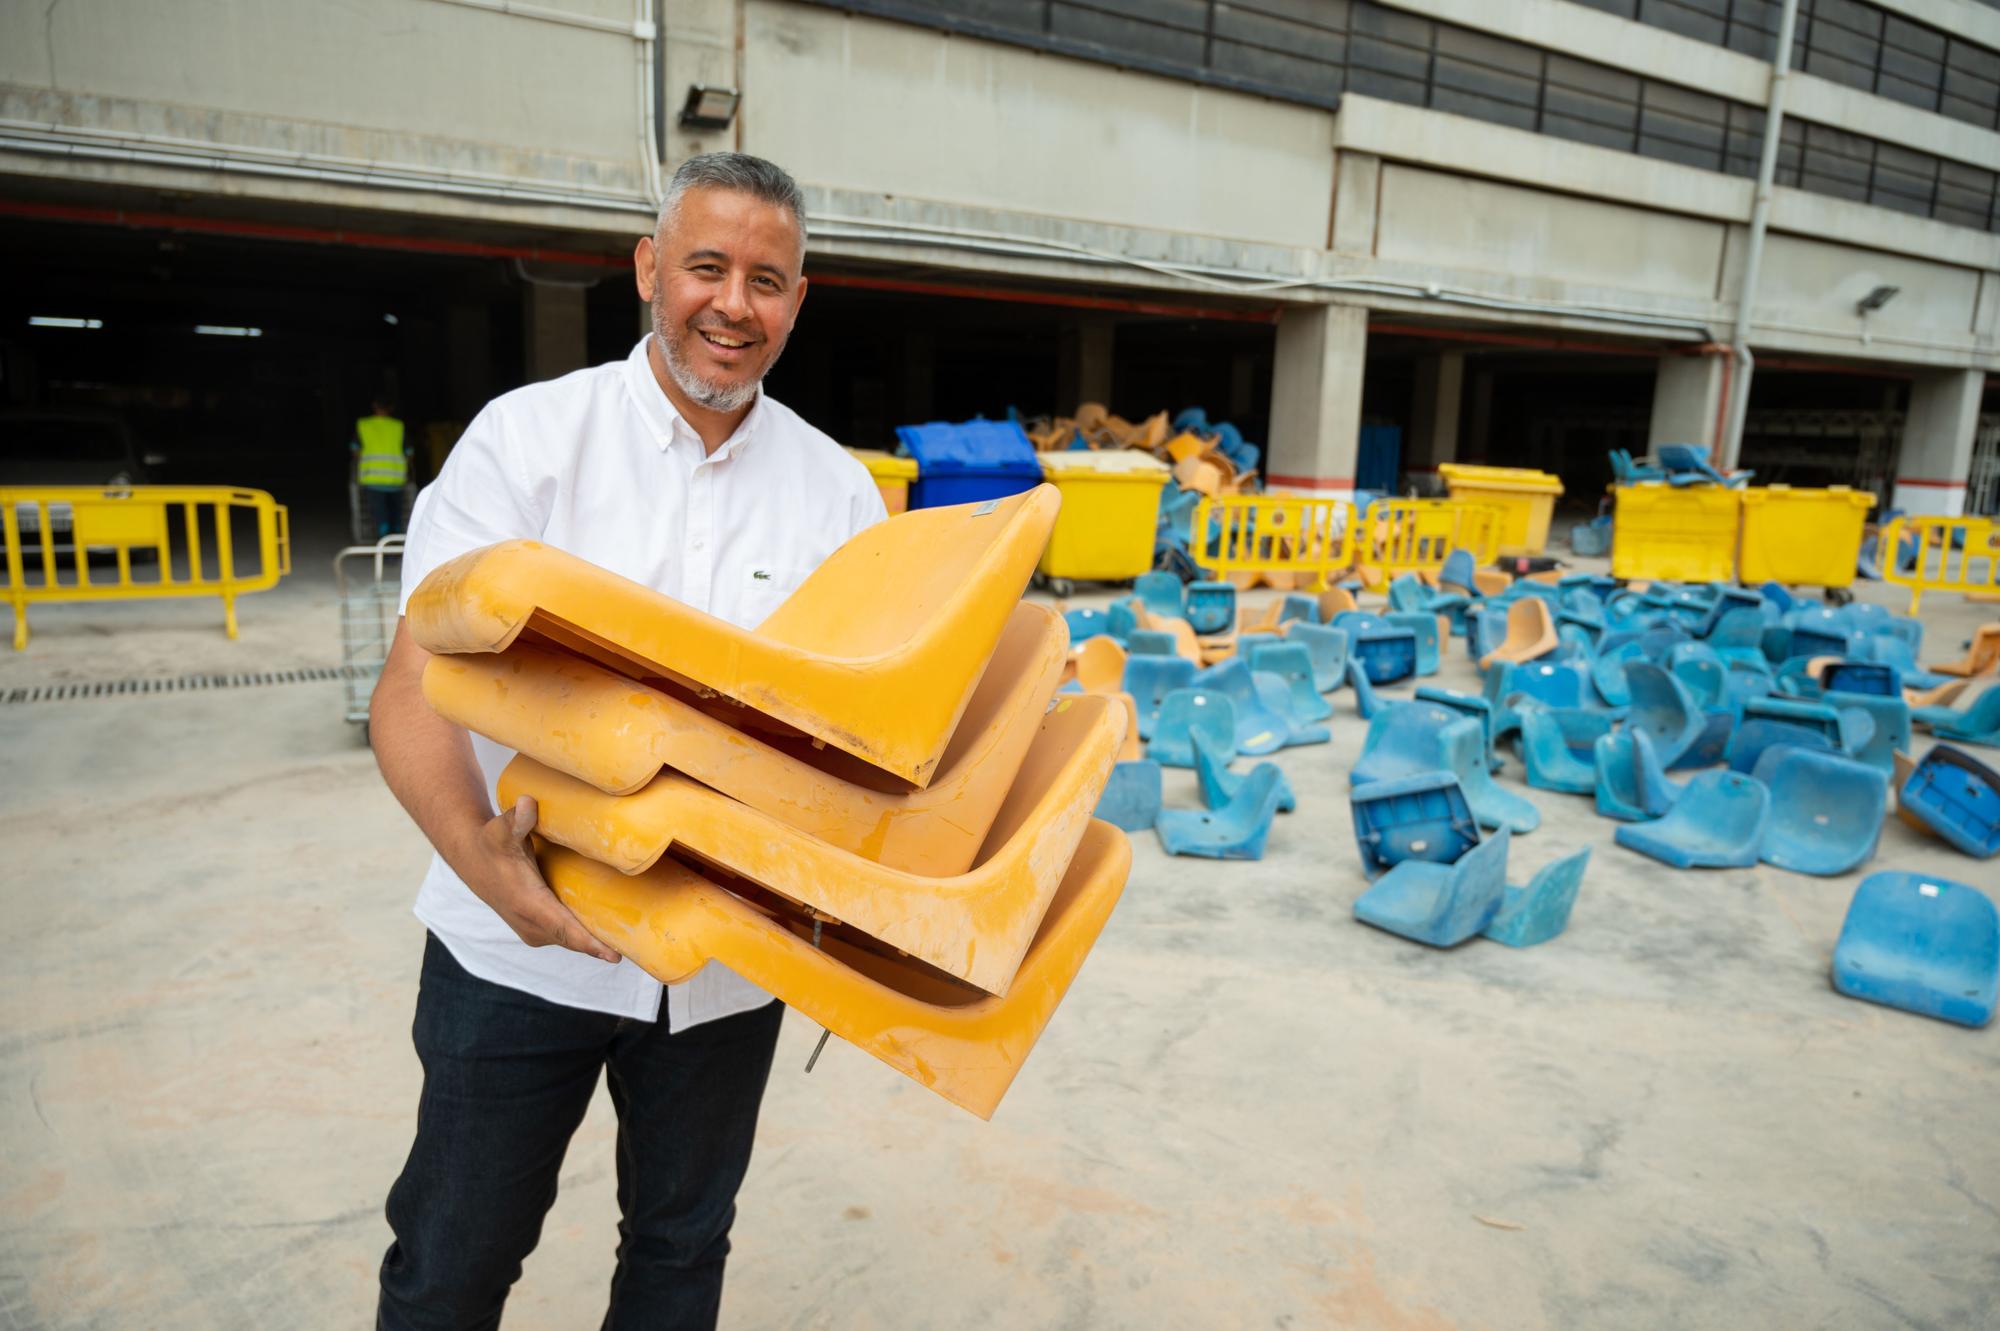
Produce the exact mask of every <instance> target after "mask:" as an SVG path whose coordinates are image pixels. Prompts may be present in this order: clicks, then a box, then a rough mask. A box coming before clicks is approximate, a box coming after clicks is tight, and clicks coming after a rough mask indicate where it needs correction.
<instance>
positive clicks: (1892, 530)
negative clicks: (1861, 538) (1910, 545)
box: [1875, 518, 2000, 615]
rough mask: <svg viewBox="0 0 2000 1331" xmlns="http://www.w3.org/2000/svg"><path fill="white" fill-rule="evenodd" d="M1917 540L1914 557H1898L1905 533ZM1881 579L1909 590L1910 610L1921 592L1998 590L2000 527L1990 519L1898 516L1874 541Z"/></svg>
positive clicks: (1981, 593) (1972, 592)
mask: <svg viewBox="0 0 2000 1331" xmlns="http://www.w3.org/2000/svg"><path fill="white" fill-rule="evenodd" d="M1905 535H1908V536H1912V537H1914V538H1915V539H1916V543H1917V553H1916V558H1915V559H1914V560H1910V561H1908V563H1907V565H1906V563H1905V561H1904V560H1903V559H1901V558H1899V555H1900V553H1901V550H1902V544H1903V537H1904V536H1905ZM1875 549H1876V551H1877V555H1878V560H1879V562H1880V564H1881V566H1882V580H1883V581H1884V582H1893V583H1895V584H1896V585H1897V586H1900V587H1908V588H1909V589H1910V613H1911V614H1913V615H1914V614H1915V613H1916V612H1917V606H1918V605H1919V604H1920V603H1921V602H1922V601H1923V599H1924V593H1925V592H1966V593H1968V594H1971V595H1993V594H1996V593H2000V525H1996V524H1995V523H1994V520H1993V519H1992V518H1897V519H1895V520H1894V521H1892V522H1890V524H1889V525H1888V526H1887V527H1885V528H1883V529H1882V535H1881V538H1880V539H1879V540H1877V541H1876V543H1875Z"/></svg>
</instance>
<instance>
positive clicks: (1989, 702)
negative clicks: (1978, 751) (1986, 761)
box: [1926, 686, 2000, 748]
mask: <svg viewBox="0 0 2000 1331" xmlns="http://www.w3.org/2000/svg"><path fill="white" fill-rule="evenodd" d="M1926 710H1928V709H1926ZM1931 733H1932V734H1933V735H1936V736H1937V737H1938V738H1939V739H1950V740H1957V741H1958V742H1959V743H1961V744H1983V745H1986V746H1987V747H1989V748H2000V686H1996V687H1993V688H1989V689H1987V690H1986V692H1984V693H1982V694H1980V695H1979V696H1978V697H1977V698H1974V699H1973V700H1972V705H1971V706H1970V707H1968V708H1966V709H1965V710H1964V711H1962V712H1954V713H1952V715H1951V716H1950V717H1948V718H1947V717H1933V719H1932V721H1931Z"/></svg>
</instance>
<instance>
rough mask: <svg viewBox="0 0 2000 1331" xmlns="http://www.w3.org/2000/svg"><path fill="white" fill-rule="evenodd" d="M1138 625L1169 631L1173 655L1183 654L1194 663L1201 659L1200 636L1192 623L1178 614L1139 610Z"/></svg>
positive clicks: (1143, 627) (1156, 631)
mask: <svg viewBox="0 0 2000 1331" xmlns="http://www.w3.org/2000/svg"><path fill="white" fill-rule="evenodd" d="M1139 627H1140V628H1142V629H1148V630H1150V631H1152V632H1154V633H1171V634H1172V635H1173V637H1174V655H1175V656H1185V657H1186V658H1187V659H1188V660H1190V661H1192V662H1194V663H1195V664H1196V665H1201V664H1203V662H1202V659H1201V638H1200V637H1199V636H1198V635H1197V634H1196V633H1195V631H1194V625H1192V624H1190V623H1188V622H1187V621H1186V620H1185V619H1182V618H1181V617H1180V616H1179V615H1156V614H1153V613H1152V612H1150V611H1147V610H1141V611H1139Z"/></svg>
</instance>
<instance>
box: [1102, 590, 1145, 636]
mask: <svg viewBox="0 0 2000 1331" xmlns="http://www.w3.org/2000/svg"><path fill="white" fill-rule="evenodd" d="M1138 627H1139V616H1138V615H1137V614H1136V613H1134V612H1133V610H1132V606H1131V604H1130V603H1129V600H1119V601H1113V602H1112V603H1111V608H1110V609H1109V610H1106V611H1105V612H1104V631H1105V632H1106V633H1108V634H1110V635H1111V636H1112V637H1113V638H1115V639H1117V641H1118V642H1119V644H1120V645H1121V646H1122V645H1124V644H1127V643H1130V642H1131V641H1132V631H1133V630H1134V629H1136V628H1138Z"/></svg>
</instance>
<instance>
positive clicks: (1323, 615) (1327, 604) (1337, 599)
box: [1319, 587, 1360, 624]
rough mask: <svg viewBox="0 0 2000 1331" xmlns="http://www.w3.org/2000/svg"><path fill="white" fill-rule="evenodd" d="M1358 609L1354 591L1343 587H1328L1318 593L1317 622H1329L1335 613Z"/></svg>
mask: <svg viewBox="0 0 2000 1331" xmlns="http://www.w3.org/2000/svg"><path fill="white" fill-rule="evenodd" d="M1358 609H1360V607H1359V606H1357V605H1356V604H1355V603H1354V593H1353V592H1351V591H1349V590H1347V588H1345V587H1329V588H1327V589H1326V590H1325V591H1323V592H1321V593H1320V594H1319V622H1320V623H1322V624H1331V623H1332V622H1333V617H1334V616H1335V615H1338V614H1341V613H1344V612H1345V611H1348V610H1358Z"/></svg>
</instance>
